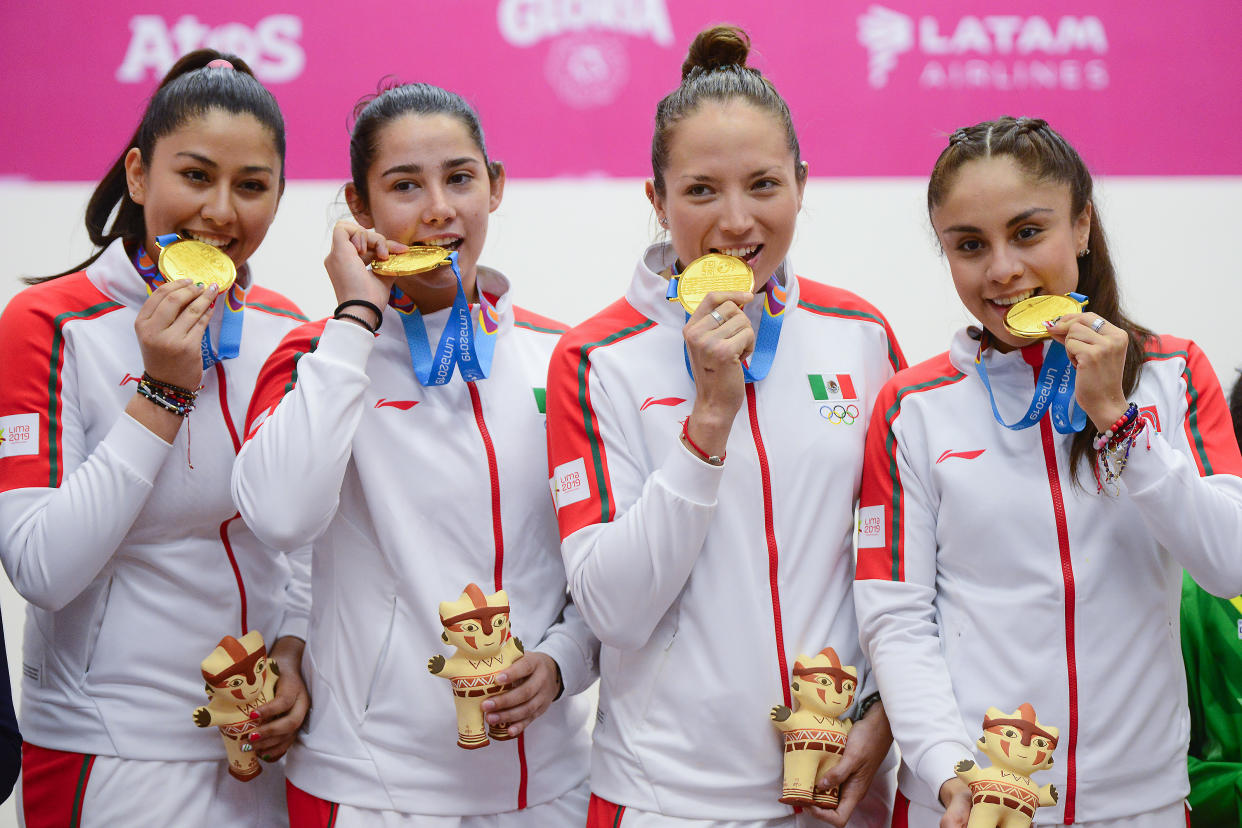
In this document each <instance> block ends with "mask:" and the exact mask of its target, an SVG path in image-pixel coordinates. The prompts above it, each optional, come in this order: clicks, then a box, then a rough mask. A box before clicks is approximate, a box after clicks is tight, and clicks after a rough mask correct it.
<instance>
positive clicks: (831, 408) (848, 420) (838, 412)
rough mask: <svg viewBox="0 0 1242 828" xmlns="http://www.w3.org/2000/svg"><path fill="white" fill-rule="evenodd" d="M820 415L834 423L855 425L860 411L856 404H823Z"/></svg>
mask: <svg viewBox="0 0 1242 828" xmlns="http://www.w3.org/2000/svg"><path fill="white" fill-rule="evenodd" d="M819 416H821V417H823V418H824V419H825V420H827V421H828V422H830V423H832V424H833V425H853V424H854V421H855V420H857V419H858V416H859V411H858V406H856V405H821V406H820V407H819Z"/></svg>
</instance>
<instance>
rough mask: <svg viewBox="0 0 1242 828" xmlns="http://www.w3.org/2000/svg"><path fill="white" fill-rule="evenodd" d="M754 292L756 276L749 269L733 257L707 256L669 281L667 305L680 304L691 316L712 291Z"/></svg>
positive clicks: (719, 254) (689, 265) (712, 254)
mask: <svg viewBox="0 0 1242 828" xmlns="http://www.w3.org/2000/svg"><path fill="white" fill-rule="evenodd" d="M754 289H755V273H754V271H753V270H751V269H750V265H748V264H746V262H744V261H742V260H741V259H739V258H737V257H735V256H726V255H725V254H723V253H708V254H707V255H706V256H700V257H699V258H697V259H695V260H694V261H693V262H691V263H690V264H688V265H687V266H686V269H685V271H683V272H682V273H680V274H679V275H677V277H676V278H673V279H670V280H669V288H668V295H667V298H668V300H669V301H670V302H681V306H682V307H683V308H685V309H686V313H694V311H695V309H696V308H698V306H699V304H700V303H701V302H702V301H703V297H705V296H707V294H709V293H711V292H712V291H721V292H723V291H735V292H743V293H749V292H750V291H752V290H754Z"/></svg>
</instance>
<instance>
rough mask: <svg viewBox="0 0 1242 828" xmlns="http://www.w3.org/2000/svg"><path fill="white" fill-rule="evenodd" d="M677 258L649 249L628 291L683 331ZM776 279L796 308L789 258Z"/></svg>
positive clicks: (654, 316)
mask: <svg viewBox="0 0 1242 828" xmlns="http://www.w3.org/2000/svg"><path fill="white" fill-rule="evenodd" d="M676 258H677V254H676V253H674V252H673V246H672V245H671V244H670V243H668V242H659V243H657V244H653V245H651V246H650V247H648V248H647V250H646V252H645V253H643V256H642V258H641V259H639V260H638V264H637V265H635V267H634V276H633V278H632V279H631V280H630V287H629V290H627V291H626V292H625V301H627V302H629V303H630V305H632V306H633V308H634V309H635V310H637V311H638V312H639V313H641V314H642V315H643V316H645V317H647V318H648V319H650V320H652V321H653V322H657V323H659V324H661V325H673V326H675V327H677V328H681V327H682V326H684V325H685V324H686V312H685V310H683V309H682V307H681V304H680V303H679V302H670V301H668V299H667V298H666V297H667V294H668V280H667V279H665V278H664V277H663V276H661V275H660V273H662V272H663V271H664V270H665V269H666V268H668V267H670V266H671V265H672V264H673V262H674V261H675V260H676ZM776 278H777V281H778V282H780V283H781V284H783V285H784V286H785V288H786V300H785V306H786V307H788V308H792V307H794V306H796V305H797V304H798V277H797V276H795V275H794V269H793V265H792V264H791V263H790V261H789V257H788V256H786V257H785V261H783V262H781V266H780V267H778V268H777V269H776ZM762 309H763V301H762V299H756V300H755V301H753V302H751V303H750V304H749V305H747V306H746V309H745V310H746V316H747V318H748V319H750V323H751V325H754V326H758V324H759V316H760V314H761V313H762ZM972 358H973V357H972Z"/></svg>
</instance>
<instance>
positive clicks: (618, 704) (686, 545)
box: [548, 26, 904, 828]
mask: <svg viewBox="0 0 1242 828" xmlns="http://www.w3.org/2000/svg"><path fill="white" fill-rule="evenodd" d="M749 48H750V42H749V40H748V38H747V37H746V34H745V33H744V32H743V31H741V30H740V29H737V28H734V27H730V26H717V27H713V28H711V29H707V30H705V31H703V32H701V33H700V34H699V35H698V37H696V38H695V41H694V43H693V45H691V47H690V51H689V55H688V57H687V58H686V62H685V65H684V66H683V70H682V82H681V85H680V86H679V87H678V88H677V89H676V90H674V91H673V92H671V93H670V94H669V95H667V96H666V97H665V98H664V99H663V100H662V101H660V104H659V106H658V107H657V109H656V126H655V135H654V137H653V139H652V151H651V156H652V179H651V180H650V181H648V182H647V185H646V192H647V197H648V198H649V199H650V200H651V203H652V206H653V207H654V209H655V213H656V216H657V217H658V219H659V222H660V224H661V226H662V227H664V228H665V229H667V230H668V233H669V241H667V242H663V243H659V244H655V245H653V246H651V247H650V248H648V249H647V250H646V252H644V253H643V254H642V256H641V257H640V258H639V261H638V264H637V266H636V267H635V269H634V275H633V279H632V281H631V283H630V287H629V289H628V291H627V292H626V294H625V298H623V299H621V300H620V301H618V302H616V303H614V304H613V305H611V306H610V307H608V308H606V309H605V310H604V311H602V312H600V313H599V314H597V315H595V316H594V317H592V318H591V319H589V320H588V321H586V322H585V323H583V324H582V325H580V326H578V327H576V328H574V329H573V330H571V331H570V332H569V333H568V334H566V335H565V337H564V338H563V339H562V340H561V343H560V345H559V346H558V347H557V350H556V353H555V355H554V356H553V360H552V366H551V369H550V375H549V381H548V384H549V388H548V423H549V425H548V442H549V447H548V449H549V458H550V459H549V464H550V467H551V470H552V483H553V486H554V488H555V491H556V499H557V507H558V518H559V521H560V530H561V538H562V542H561V551H562V556H563V558H564V561H565V566H566V569H567V571H568V574H569V586H570V592H571V593H572V595H573V598H574V601H575V604H576V605H577V606H578V607H579V608H580V609H581V611H582V614H583V616H584V617H585V618H586V620H587V623H589V624H590V625H591V628H592V629H593V630H594V631H595V633H596V635H597V636H598V637H599V639H600V641H601V642H602V653H601V657H600V680H601V685H600V704H599V715H598V717H597V724H596V727H595V736H594V740H595V741H594V752H593V755H592V763H591V790H592V794H593V796H592V805H591V815H590V819H589V821H588V825H591V826H605V825H609V826H611V825H617V824H620V825H625V826H640V827H641V826H664V825H668V826H680V825H686V826H709V825H711V826H716V825H719V826H738V827H739V828H740V827H741V826H747V827H748V828H749V826H755V827H756V828H758V827H759V826H763V827H764V828H767V827H768V826H787V825H793V824H794V823H795V821H796V820H802V821H805V819H806V818H807V817H809V816H810V815H811V814H813V815H814V816H816V817H819V818H820V819H823V820H825V821H827V822H829V823H831V824H834V825H844V824H846V822H847V821H848V822H849V824H851V825H869V826H870V825H882V824H886V823H887V815H888V808H889V804H890V803H891V796H892V790H891V783H889V782H888V778H887V774H883V773H881V774H879V775H878V776H877V773H876V772H877V769H879V768H880V766H881V763H882V761H883V760H884V759H885V757H886V755H887V754H888V751H889V747H890V743H891V737H890V734H889V730H888V723H887V720H886V719H885V717H884V706H883V704H882V703H880V702H879V701H878V696H876V695H875V694H874V682H873V681H872V679H871V676H870V670H869V668H868V666H867V664H866V662H865V660H864V658H863V654H862V652H861V650H860V649H859V645H858V630H857V627H856V622H855V618H854V604H853V598H852V591H853V576H854V566H853V548H852V546H853V545H852V539H853V531H854V504H855V501H856V499H857V497H858V484H859V477H860V474H861V464H862V452H863V440H864V435H865V429H866V423H867V421H868V419H869V418H870V417H871V413H872V400H873V398H874V396H875V394H876V392H877V391H878V390H879V388H880V386H881V385H883V383H884V382H885V381H887V380H888V379H889V378H890V377H891V376H892V375H893V373H894V372H895V371H896V370H897V369H899V368H901V367H903V366H904V361H903V359H902V356H901V352H900V350H899V349H898V347H897V344H896V341H895V340H894V338H893V335H892V331H891V330H890V329H889V326H888V323H887V322H886V321H885V319H884V317H882V316H881V315H880V314H879V313H878V312H877V311H876V310H875V309H874V308H873V307H871V306H870V305H869V304H867V303H866V302H864V301H863V300H862V299H859V298H858V297H857V296H854V295H852V294H850V293H848V292H846V291H844V290H841V289H839V288H833V287H829V286H827V285H823V284H819V283H816V282H813V281H811V280H809V279H806V278H803V277H801V276H798V275H796V274H795V271H794V269H793V266H792V265H791V264H790V262H789V260H788V258H787V254H788V252H789V247H790V243H791V242H792V239H793V234H794V228H795V224H796V221H797V216H798V212H799V210H800V208H801V205H802V194H803V189H804V187H805V184H806V178H807V166H806V164H805V163H803V161H802V158H801V155H800V151H799V146H798V138H797V134H796V132H795V130H794V127H793V121H792V118H791V116H790V112H789V108H788V106H787V105H786V103H785V101H784V100H783V99H782V98H781V96H780V94H779V93H778V92H777V91H776V89H775V88H774V87H773V86H772V84H771V82H769V81H768V80H767V79H766V78H764V77H763V75H762V74H760V73H759V72H758V71H757V70H756V69H753V68H751V67H749V66H747V65H746V58H747V55H748V52H749ZM704 256H712V257H713V258H710V259H705V260H703V261H702V262H700V263H699V265H692V263H695V262H696V260H700V259H701V257H704ZM738 260H741V262H739V261H738ZM741 263H744V264H745V266H746V268H749V269H750V271H752V272H753V280H752V277H751V276H750V275H747V274H746V272H745V268H742V267H741ZM696 266H698V267H707V266H710V267H720V268H724V269H728V270H731V271H733V272H740V273H742V274H743V281H744V283H739V284H738V285H737V286H736V289H733V290H727V291H716V292H708V293H707V294H706V296H705V297H704V298H703V299H702V301H701V303H700V304H698V306H697V308H696V309H694V310H693V312H692V313H689V312H688V311H687V310H683V306H682V305H680V304H678V303H675V302H670V301H669V297H670V296H674V295H675V294H676V292H677V291H678V290H679V289H681V288H684V287H685V285H684V284H683V283H682V279H683V277H688V276H689V275H690V273H689V272H688V271H687V269H688V268H690V269H691V271H693V268H694V267H696ZM689 304H693V300H690V302H689ZM827 647H832V648H834V649H835V650H836V652H837V653H838V655H839V657H840V660H841V663H843V664H846V665H854V666H855V667H856V668H857V669H858V674H859V675H858V680H859V682H860V685H861V686H860V687H859V688H858V691H857V693H856V704H855V706H854V708H853V709H852V711H851V712H850V714H849V715H850V717H851V718H852V719H854V722H855V724H854V727H853V730H852V731H851V733H850V736H849V739H848V743H847V745H846V747H845V750H844V755H843V756H842V758H841V761H840V764H838V765H837V766H836V768H835V769H834V770H833V771H831V772H829V773H828V775H827V776H826V777H824V778H822V779H820V780H819V785H818V787H819V788H820V789H821V790H827V789H832V788H839V789H840V803H839V805H838V806H837V807H836V808H827V807H824V808H820V807H813V808H810V809H808V810H804V811H803V812H802V813H801V815H798V816H795V811H794V809H793V808H792V807H791V806H790V805H786V804H782V803H781V802H780V801H779V800H780V798H781V796H782V764H783V756H784V749H783V746H782V739H781V735H780V733H779V732H778V731H777V730H776V728H775V727H773V725H772V722H771V721H770V720H769V716H768V711H769V710H771V708H772V706H773V705H778V704H782V703H783V704H784V705H786V706H789V705H790V703H791V690H790V684H791V681H790V678H791V676H790V674H791V670H792V669H793V667H794V663H795V660H796V659H797V657H798V656H799V655H800V654H804V653H805V654H814V653H819V652H820V651H821V650H823V649H825V648H827ZM873 777H876V779H875V784H872V780H873Z"/></svg>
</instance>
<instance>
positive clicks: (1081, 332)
mask: <svg viewBox="0 0 1242 828" xmlns="http://www.w3.org/2000/svg"><path fill="white" fill-rule="evenodd" d="M1048 335H1049V336H1051V337H1052V338H1053V339H1054V340H1056V341H1057V342H1059V343H1061V344H1062V345H1063V346H1064V347H1065V352H1066V354H1068V355H1069V361H1070V364H1071V365H1073V366H1074V368H1075V370H1076V371H1077V381H1076V382H1075V385H1074V398H1075V400H1076V401H1077V402H1078V405H1079V407H1080V408H1082V410H1083V411H1085V412H1086V414H1087V417H1088V418H1090V420H1091V422H1092V423H1093V424H1094V425H1095V429H1096V431H1100V432H1102V431H1105V430H1106V429H1107V428H1108V426H1109V424H1110V423H1113V422H1115V421H1116V420H1117V418H1118V417H1119V416H1121V414H1122V413H1123V412H1124V411H1125V410H1126V406H1127V405H1129V403H1128V402H1127V400H1126V395H1125V390H1124V388H1123V383H1122V376H1123V372H1124V371H1125V367H1126V350H1127V348H1128V347H1129V345H1130V338H1129V337H1128V336H1127V335H1126V332H1125V331H1123V330H1122V329H1121V328H1118V327H1117V326H1116V325H1111V324H1109V323H1108V321H1107V320H1105V319H1104V317H1102V316H1098V315H1097V314H1094V313H1068V314H1066V315H1064V316H1062V317H1060V318H1058V319H1056V320H1054V321H1053V322H1052V323H1051V324H1050V325H1049V326H1048Z"/></svg>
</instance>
